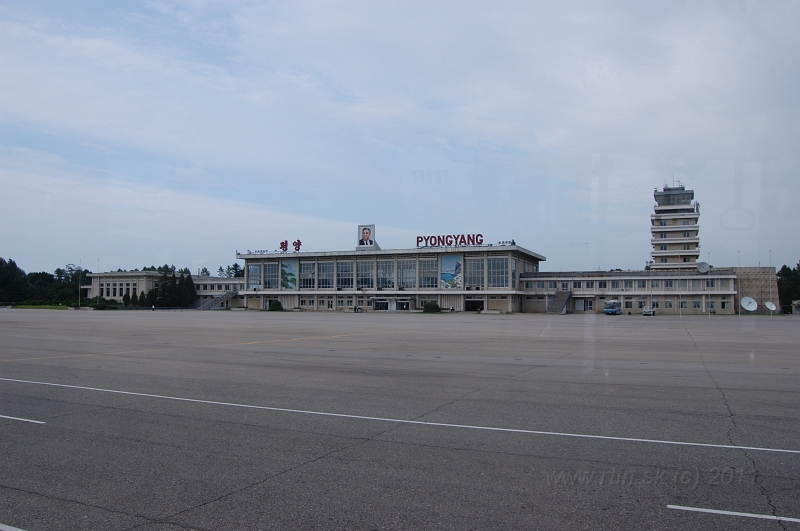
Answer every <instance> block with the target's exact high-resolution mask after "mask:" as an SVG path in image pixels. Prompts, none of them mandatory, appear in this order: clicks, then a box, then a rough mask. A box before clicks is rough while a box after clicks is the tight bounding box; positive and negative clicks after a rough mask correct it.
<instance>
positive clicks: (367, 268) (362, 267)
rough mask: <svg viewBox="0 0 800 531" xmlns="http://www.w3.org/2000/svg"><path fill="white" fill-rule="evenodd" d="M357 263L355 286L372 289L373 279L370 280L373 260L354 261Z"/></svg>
mask: <svg viewBox="0 0 800 531" xmlns="http://www.w3.org/2000/svg"><path fill="white" fill-rule="evenodd" d="M356 263H357V264H358V268H357V270H356V282H357V283H358V284H357V286H356V287H358V288H366V289H372V285H373V280H372V271H373V269H374V267H373V264H374V263H375V262H373V261H371V260H370V261H366V260H361V261H358V262H356Z"/></svg>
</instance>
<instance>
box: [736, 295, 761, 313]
mask: <svg viewBox="0 0 800 531" xmlns="http://www.w3.org/2000/svg"><path fill="white" fill-rule="evenodd" d="M739 303H740V304H741V305H742V308H744V309H745V310H747V311H748V312H754V311H756V309H757V308H758V303H757V302H756V300H755V299H754V298H752V297H742V300H741V301H739Z"/></svg>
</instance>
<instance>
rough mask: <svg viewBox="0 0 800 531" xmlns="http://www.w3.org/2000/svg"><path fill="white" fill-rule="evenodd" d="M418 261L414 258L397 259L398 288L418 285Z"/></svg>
mask: <svg viewBox="0 0 800 531" xmlns="http://www.w3.org/2000/svg"><path fill="white" fill-rule="evenodd" d="M416 280H417V263H416V262H415V261H414V260H398V261H397V284H398V286H397V287H398V288H404V289H413V288H415V287H416Z"/></svg>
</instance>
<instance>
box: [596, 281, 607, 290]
mask: <svg viewBox="0 0 800 531" xmlns="http://www.w3.org/2000/svg"><path fill="white" fill-rule="evenodd" d="M597 288H598V289H607V288H608V282H606V281H605V280H598V281H597Z"/></svg>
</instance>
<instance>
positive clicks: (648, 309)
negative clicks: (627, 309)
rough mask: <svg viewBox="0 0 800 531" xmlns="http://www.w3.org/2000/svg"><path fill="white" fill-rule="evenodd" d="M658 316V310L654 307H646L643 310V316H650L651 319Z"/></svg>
mask: <svg viewBox="0 0 800 531" xmlns="http://www.w3.org/2000/svg"><path fill="white" fill-rule="evenodd" d="M655 314H656V309H655V308H653V307H652V306H645V307H644V308H642V315H649V316H650V317H652V316H654V315H655Z"/></svg>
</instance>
